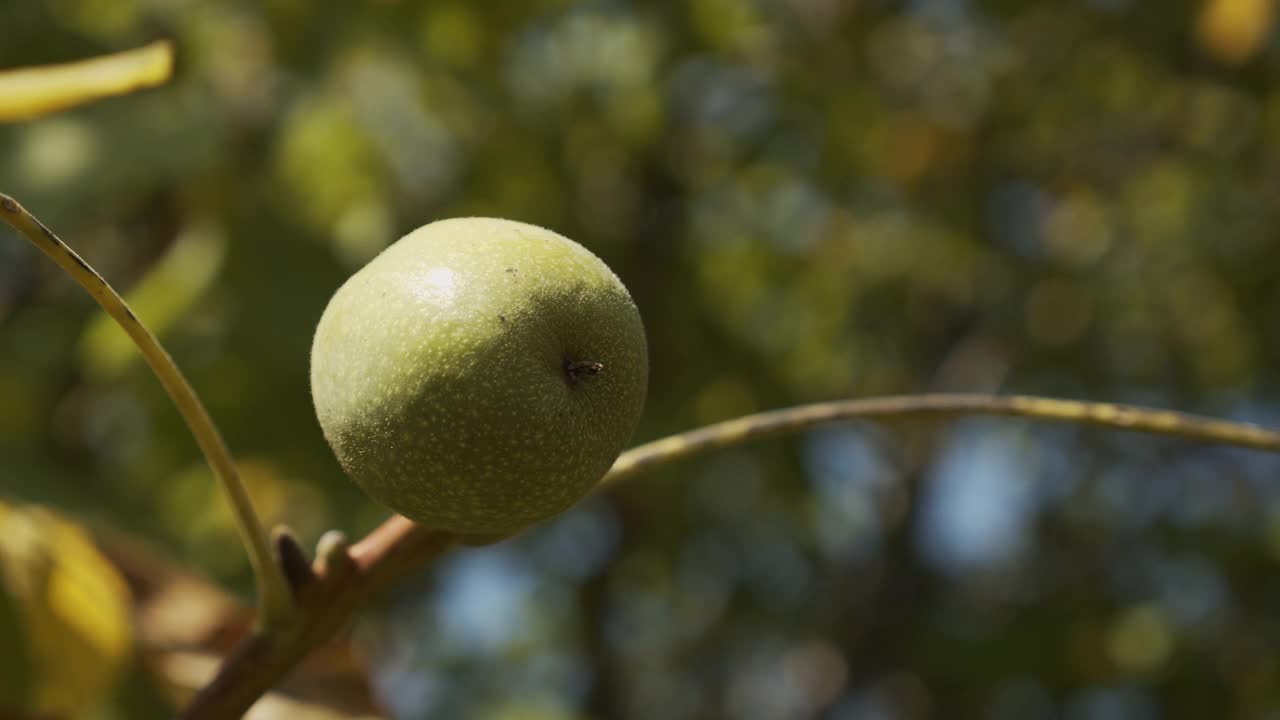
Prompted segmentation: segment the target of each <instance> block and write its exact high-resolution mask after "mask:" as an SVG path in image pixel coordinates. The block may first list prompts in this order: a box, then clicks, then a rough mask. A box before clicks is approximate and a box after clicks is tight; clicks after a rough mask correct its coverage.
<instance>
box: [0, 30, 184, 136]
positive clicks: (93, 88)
mask: <svg viewBox="0 0 1280 720" xmlns="http://www.w3.org/2000/svg"><path fill="white" fill-rule="evenodd" d="M172 73H173V46H172V45H170V44H169V42H168V41H166V40H161V41H158V42H154V43H151V44H150V45H145V46H143V47H140V48H136V49H134V50H126V51H125V52H120V53H115V54H113V55H103V56H102V57H96V58H92V59H89V60H81V61H79V62H71V63H64V64H61V65H43V66H40V67H30V68H19V69H17V70H8V71H5V72H0V122H17V121H20V120H29V119H31V118H35V117H39V116H41V115H47V114H48V113H52V112H57V111H59V110H65V109H67V108H71V107H75V106H76V105H82V104H84V103H87V102H92V101H94V100H99V99H101V98H104V97H110V96H112V95H123V94H125V93H129V92H132V91H134V90H138V89H141V88H147V87H155V86H156V85H161V84H163V83H164V82H166V81H167V80H168V79H169V76H170V75H171V74H172Z"/></svg>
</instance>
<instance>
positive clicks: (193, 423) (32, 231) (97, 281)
mask: <svg viewBox="0 0 1280 720" xmlns="http://www.w3.org/2000/svg"><path fill="white" fill-rule="evenodd" d="M0 219H3V220H4V221H5V222H7V223H8V224H9V225H11V226H13V228H14V229H15V230H17V231H18V232H20V233H22V235H23V236H25V237H26V238H27V239H28V240H30V241H31V243H32V244H33V245H35V246H36V247H38V248H40V250H41V251H42V252H43V253H44V254H45V255H48V256H49V258H50V259H52V260H53V261H54V262H55V263H57V264H58V267H60V268H62V269H63V270H65V271H66V273H67V274H68V275H70V276H71V277H72V279H74V280H75V281H76V282H77V283H79V284H80V286H81V287H83V288H84V289H85V290H86V291H87V292H88V293H89V295H90V296H91V297H93V299H94V300H95V301H97V303H98V305H100V306H101V307H102V309H103V310H105V311H106V312H107V314H108V315H110V316H111V318H112V319H113V320H115V321H116V322H117V323H118V324H119V325H120V327H121V328H124V331H125V332H126V333H128V334H129V337H130V338H132V339H133V342H134V344H135V345H137V346H138V350H139V351H140V352H141V353H142V357H143V358H145V359H146V361H147V364H148V365H150V366H151V370H152V371H153V372H154V373H155V374H156V377H157V378H159V380H160V384H161V385H163V386H164V390H165V392H166V393H168V394H169V398H170V399H172V400H173V404H174V405H176V406H177V407H178V412H180V413H181V414H182V419H183V420H184V421H186V423H187V427H188V428H190V429H191V434H192V435H194V436H195V439H196V443H197V444H198V445H199V446H200V450H201V451H202V452H203V453H204V456H205V459H206V460H207V461H208V462H209V467H211V468H212V469H213V474H214V476H215V477H217V478H218V481H219V482H220V483H221V484H222V488H223V490H224V491H226V494H227V498H228V500H230V502H231V510H232V515H234V516H235V521H236V528H237V529H238V530H239V531H240V539H241V540H242V541H244V545H245V548H246V549H247V550H248V552H249V562H250V564H251V565H252V566H253V572H254V577H255V580H256V581H257V585H258V593H259V596H258V605H259V607H258V610H259V614H258V617H259V618H260V619H261V621H262V622H263V623H266V624H268V625H278V624H285V623H287V622H289V620H290V618H291V615H292V612H293V606H292V602H291V598H290V595H289V589H288V586H287V585H286V584H285V579H284V575H283V573H282V572H281V571H280V567H279V566H278V565H276V563H275V560H274V558H273V557H272V555H271V550H270V548H269V546H268V545H267V536H266V533H265V532H263V530H262V525H261V523H259V522H258V515H257V513H255V512H254V510H253V502H252V501H251V500H250V499H249V493H248V492H247V491H246V490H245V488H244V484H243V483H242V482H241V481H240V475H239V473H238V472H237V470H236V465H235V461H234V460H232V458H231V451H230V450H228V449H227V444H226V442H224V441H223V439H222V434H221V433H219V432H218V427H217V425H215V424H214V422H213V418H211V417H209V411H208V410H206V409H205V407H204V403H202V402H200V397H199V396H198V395H196V391H195V390H194V389H192V387H191V383H189V382H188V381H187V378H186V376H185V375H183V374H182V370H180V369H178V366H177V365H176V364H174V362H173V358H171V357H169V353H168V352H166V351H165V349H164V347H162V346H161V345H160V341H159V340H157V339H156V336H155V335H154V334H152V332H151V331H150V330H148V329H147V327H146V326H145V325H143V324H142V321H141V320H139V319H138V317H137V316H136V315H134V314H133V311H132V310H130V309H129V306H128V305H127V304H125V301H124V299H123V298H121V297H120V295H119V294H118V293H117V292H116V291H115V290H114V289H113V288H112V287H111V285H109V284H108V283H107V281H106V280H104V279H103V277H102V276H101V275H99V274H98V273H97V271H95V270H94V269H93V268H92V267H90V266H89V264H88V263H86V262H85V261H84V260H83V259H81V258H80V256H79V255H77V254H76V252H75V251H74V250H72V249H71V248H70V247H68V246H67V244H66V243H64V242H62V240H60V239H59V238H58V236H57V235H54V234H53V231H52V230H50V229H49V228H47V227H45V225H44V223H42V222H40V221H39V220H37V219H36V218H35V216H33V215H32V214H31V213H29V212H27V210H26V208H23V207H22V206H21V205H19V204H18V202H17V201H16V200H14V199H13V198H11V197H9V196H8V195H5V194H4V193H0Z"/></svg>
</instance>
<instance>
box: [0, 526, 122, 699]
mask: <svg viewBox="0 0 1280 720" xmlns="http://www.w3.org/2000/svg"><path fill="white" fill-rule="evenodd" d="M0 580H2V581H3V591H4V593H5V594H6V595H7V596H8V597H9V599H10V602H11V603H12V604H13V606H14V608H15V609H16V614H17V616H18V617H19V618H20V619H21V627H22V630H23V633H24V634H25V646H26V648H27V654H28V657H27V662H28V663H29V670H30V676H31V677H33V678H36V679H37V682H36V684H35V685H34V686H32V687H29V688H27V691H26V702H27V703H28V707H26V708H24V710H26V711H28V712H31V713H34V714H36V715H48V716H51V717H82V716H83V714H84V713H85V711H87V710H88V709H90V708H92V707H94V706H95V705H97V704H98V703H99V702H101V701H102V700H103V699H104V697H105V696H106V694H107V693H108V692H109V691H110V690H111V689H112V687H113V686H114V684H115V683H116V681H117V680H118V679H119V678H120V676H121V674H122V672H123V671H124V670H125V668H126V667H127V665H128V661H129V657H130V652H131V646H132V639H131V635H132V631H131V626H130V620H129V603H128V591H127V588H126V586H125V584H124V581H123V579H122V578H121V577H120V575H119V574H118V573H117V572H116V570H115V568H114V567H113V566H112V565H111V564H110V563H109V562H108V561H107V560H106V559H105V558H104V557H103V556H102V555H101V554H100V553H99V552H98V550H97V549H96V548H95V547H94V546H93V543H92V542H91V541H90V540H89V538H88V536H87V535H85V533H84V532H83V531H82V530H80V529H79V528H78V527H76V526H75V525H73V524H72V523H70V522H68V521H67V520H65V519H63V518H61V517H59V516H57V515H55V514H53V513H52V512H49V511H48V510H45V509H43V508H39V507H34V506H17V505H10V504H3V503H0ZM5 651H6V654H8V651H9V648H6V649H5ZM4 695H5V696H8V695H9V692H8V690H7V689H6V691H5V693H4Z"/></svg>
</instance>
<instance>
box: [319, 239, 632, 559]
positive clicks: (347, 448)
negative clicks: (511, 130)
mask: <svg viewBox="0 0 1280 720" xmlns="http://www.w3.org/2000/svg"><path fill="white" fill-rule="evenodd" d="M647 381H648V355H647V350H646V346H645V334H644V326H643V324H642V323H641V320H640V314H639V312H638V311H637V309H636V306H635V303H634V302H633V301H632V300H631V296H630V294H628V292H627V290H626V288H625V287H623V285H622V283H621V282H620V281H619V280H618V278H617V276H616V275H614V274H613V272H612V271H610V270H609V268H608V266H606V265H605V264H604V263H603V262H602V261H601V260H600V259H599V258H597V257H596V256H595V255H593V254H591V252H590V251H588V250H586V249H585V248H583V247H582V246H580V245H578V244H577V243H575V242H573V241H571V240H569V239H567V238H564V237H562V236H560V235H557V234H556V233H553V232H551V231H549V230H545V229H543V228H540V227H536V226H533V225H527V224H525V223H519V222H514V221H510V220H498V219H491V218H459V219H452V220H441V221H439V222H434V223H431V224H429V225H426V226H424V227H421V228H419V229H417V230H415V231H414V232H412V233H410V234H408V235H406V236H405V237H403V238H401V239H400V240H399V241H397V242H396V243H394V244H393V245H391V246H390V247H389V248H387V249H386V250H385V251H383V252H382V253H381V254H380V255H378V257H376V258H374V259H373V261H371V262H370V263H369V264H368V265H366V266H365V267H364V268H362V269H361V270H359V271H358V272H356V273H355V274H354V275H352V276H351V278H350V279H348V280H347V282H346V283H345V284H344V285H343V286H342V287H341V288H339V289H338V291H337V293H336V294H335V295H334V296H333V299H331V300H330V301H329V305H328V307H327V308H326V309H325V311H324V315H323V316H322V317H321V319H320V323H319V326H318V327H317V329H316V335H315V339H314V342H313V345H312V351H311V391H312V397H313V400H314V402H315V407H316V414H317V416H318V417H319V420H320V426H321V428H322V429H323V431H324V435H325V438H326V439H327V440H328V442H329V445H330V446H331V447H332V448H333V450H334V453H335V454H336V455H337V457H338V461H339V462H340V463H341V465H342V467H343V468H344V469H345V470H346V472H347V474H348V475H349V476H350V477H351V479H352V480H354V481H355V482H356V483H357V484H358V485H360V486H361V487H362V488H363V489H364V490H365V492H367V493H368V494H369V495H370V496H371V497H373V498H374V499H375V500H377V501H379V502H381V503H382V504H384V505H386V506H387V507H389V508H391V509H392V510H394V511H396V512H398V513H400V514H402V515H405V516H406V517H408V518H410V519H412V520H414V521H416V522H418V523H420V524H422V525H425V526H428V527H432V528H437V529H441V530H447V531H452V532H457V533H460V534H463V535H473V536H478V537H501V536H505V535H509V534H511V533H514V532H518V531H519V530H521V529H523V528H525V527H527V526H529V525H531V524H533V523H536V522H538V521H540V520H543V519H545V518H548V517H550V516H552V515H555V514H557V513H559V512H561V511H562V510H564V509H566V508H568V507H569V506H570V505H573V504H574V503H575V502H577V501H578V500H579V499H580V498H582V497H583V496H584V495H585V494H586V493H587V492H588V491H589V490H591V488H592V487H593V486H594V485H595V484H596V483H597V482H598V481H599V480H600V478H601V477H602V476H603V475H604V473H605V472H606V471H607V470H608V469H609V467H610V465H611V464H612V463H613V461H614V459H615V458H616V457H617V456H618V454H619V453H620V452H621V451H622V449H623V447H624V446H625V445H626V443H627V442H628V441H629V440H630V439H631V436H632V434H633V432H634V431H635V427H636V424H637V422H638V420H639V417H640V412H641V410H642V408H643V406H644V399H645V390H646V385H647Z"/></svg>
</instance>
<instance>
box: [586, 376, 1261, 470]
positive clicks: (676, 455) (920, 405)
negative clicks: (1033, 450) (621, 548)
mask: <svg viewBox="0 0 1280 720" xmlns="http://www.w3.org/2000/svg"><path fill="white" fill-rule="evenodd" d="M921 415H939V416H949V415H1006V416H1013V417H1022V418H1028V419H1031V420H1045V421H1049V422H1068V423H1077V424H1081V425H1096V426H1099V427H1106V428H1112V429H1115V430H1130V431H1134V432H1145V433H1152V434H1156V435H1172V436H1175V437H1180V438H1183V439H1185V440H1198V441H1201V442H1208V443H1218V444H1222V445H1235V446H1237V447H1245V448H1252V449H1254V450H1265V451H1269V452H1280V431H1277V430H1272V429H1269V428H1264V427H1261V426H1258V425H1251V424H1248V423H1237V422H1231V421H1228V420H1218V419H1216V418H1209V417H1203V416H1199V415H1189V414H1187V413H1180V412H1174V411H1172V410H1154V409H1150V408H1142V407H1136V406H1133V405H1116V404H1113V403H1099V402H1082V401H1077V400H1058V399H1056V398H1045V397H1032V396H1029V395H1009V396H1000V395H979V394H966V393H955V394H950V393H945V394H926V395H899V396H889V397H874V398H858V399H855V400H841V401H836V402H823V403H814V404H812V405H800V406H797V407H792V408H785V409H782V410H771V411H768V412H762V413H757V414H755V415H746V416H744V417H740V418H736V419H734V420H726V421H724V422H720V423H716V424H714V425H708V426H706V427H702V428H698V429H697V430H691V431H689V432H685V433H680V434H679V435H672V436H670V437H665V438H662V439H661V440H654V441H653V442H650V443H645V444H644V445H640V446H639V447H635V448H632V449H630V450H628V451H626V452H624V453H622V455H620V456H619V457H618V459H617V460H616V461H615V462H614V464H613V468H612V469H610V470H609V472H608V474H606V475H605V476H604V479H603V480H601V485H602V486H609V485H612V484H613V483H616V482H619V481H621V480H624V479H626V478H628V477H630V476H632V475H634V474H636V473H638V472H641V471H643V470H646V469H648V468H650V467H652V466H654V465H659V464H662V463H668V462H673V461H676V460H681V459H683V458H686V457H690V456H693V455H697V454H698V453H703V452H707V451H709V450H718V449H720V448H726V447H729V446H731V445H737V444H739V443H744V442H748V441H751V440H756V439H759V438H763V437H768V436H770V435H778V434H781V433H786V432H795V431H797V430H804V429H807V428H811V427H814V426H815V425H822V424H825V423H830V422H838V421H841V420H854V419H859V418H877V417H878V418H890V417H894V418H906V417H916V416H921Z"/></svg>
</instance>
